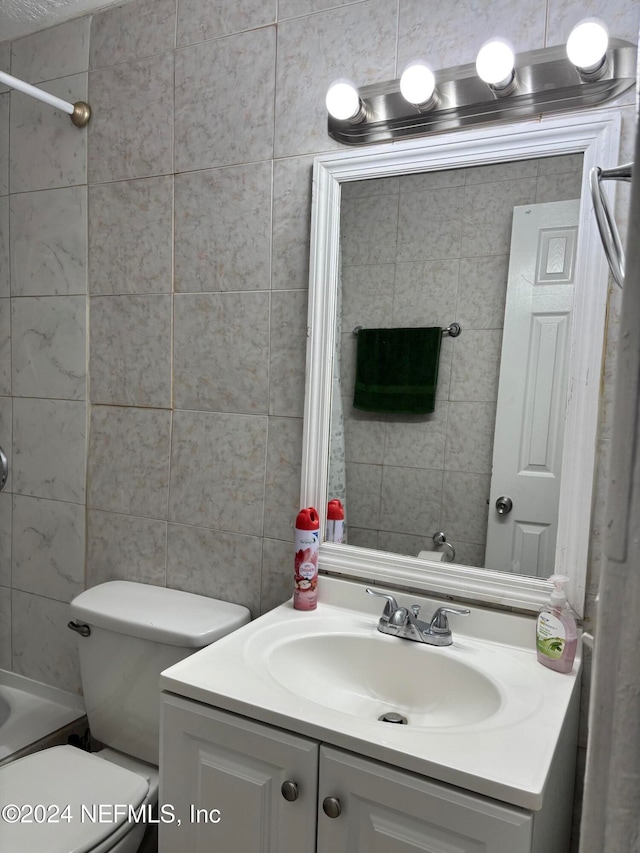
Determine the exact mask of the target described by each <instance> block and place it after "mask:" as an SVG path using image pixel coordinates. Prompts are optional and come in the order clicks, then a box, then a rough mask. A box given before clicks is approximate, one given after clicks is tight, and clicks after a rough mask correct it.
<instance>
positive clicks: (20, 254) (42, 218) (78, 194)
mask: <svg viewBox="0 0 640 853" xmlns="http://www.w3.org/2000/svg"><path fill="white" fill-rule="evenodd" d="M10 216H11V295H12V296H62V295H70V294H79V293H86V292H87V190H86V187H64V188H62V189H55V190H44V191H42V192H30V193H21V194H19V195H13V196H11V208H10Z"/></svg>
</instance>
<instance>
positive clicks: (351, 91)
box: [325, 80, 362, 121]
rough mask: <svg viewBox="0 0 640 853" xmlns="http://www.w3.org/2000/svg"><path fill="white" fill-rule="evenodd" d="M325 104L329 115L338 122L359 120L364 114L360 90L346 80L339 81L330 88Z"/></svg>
mask: <svg viewBox="0 0 640 853" xmlns="http://www.w3.org/2000/svg"><path fill="white" fill-rule="evenodd" d="M325 103H326V105H327V111H328V112H329V114H330V115H332V116H333V117H334V118H335V119H338V121H354V120H358V116H359V115H360V114H361V112H362V101H361V100H360V95H359V94H358V90H357V89H356V87H355V86H354V85H353V84H352V83H348V82H347V81H346V80H337V81H336V82H335V83H332V84H331V85H330V86H329V90H328V91H327V97H326V100H325Z"/></svg>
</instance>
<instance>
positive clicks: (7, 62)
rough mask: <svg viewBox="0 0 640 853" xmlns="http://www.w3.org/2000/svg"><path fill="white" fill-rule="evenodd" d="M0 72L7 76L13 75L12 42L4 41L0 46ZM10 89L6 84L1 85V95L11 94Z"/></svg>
mask: <svg viewBox="0 0 640 853" xmlns="http://www.w3.org/2000/svg"><path fill="white" fill-rule="evenodd" d="M0 71H4V72H5V74H10V73H11V42H10V41H4V42H2V44H0ZM9 91H10V89H9V87H8V86H5V85H4V83H0V93H3V92H9Z"/></svg>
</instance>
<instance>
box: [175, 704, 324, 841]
mask: <svg viewBox="0 0 640 853" xmlns="http://www.w3.org/2000/svg"><path fill="white" fill-rule="evenodd" d="M160 774H161V776H160V778H161V780H162V785H161V790H160V803H161V804H165V805H169V806H172V807H173V809H174V811H175V815H176V817H177V818H179V819H180V821H181V823H180V825H178V824H177V822H176V823H171V824H161V825H160V827H159V841H160V843H159V853H185V851H189V853H212V851H216V850H219V851H238V853H240V851H241V853H314V851H315V847H316V808H317V792H318V743H317V742H316V741H313V740H309V739H308V738H303V737H299V736H298V735H292V734H289V733H288V732H283V731H281V730H280V729H275V728H271V727H270V726H265V725H262V724H260V723H254V722H252V721H251V720H247V719H245V718H244V717H236V716H235V715H233V714H227V713H225V712H224V711H217V710H215V709H213V708H209V707H207V706H204V705H200V704H198V703H197V702H190V701H188V700H186V699H181V698H179V697H176V696H170V695H164V696H163V700H162V737H161V753H160ZM284 782H293V783H294V784H295V785H296V786H297V797H296V798H295V799H294V800H293V801H290V800H287V799H285V797H284V796H283V793H282V785H283V783H284Z"/></svg>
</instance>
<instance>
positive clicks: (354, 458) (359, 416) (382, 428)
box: [342, 383, 387, 465]
mask: <svg viewBox="0 0 640 853" xmlns="http://www.w3.org/2000/svg"><path fill="white" fill-rule="evenodd" d="M342 387H343V391H346V390H349V391H351V393H350V394H349V395H348V396H346V395H345V397H344V398H343V412H344V435H345V457H346V460H347V462H362V463H364V464H367V465H378V464H380V460H381V459H383V457H384V436H385V432H386V429H387V422H386V416H385V415H379V414H377V413H376V412H361V411H359V410H358V409H354V408H353V405H352V403H353V389H352V387H351V386H349V388H348V389H347V388H346V387H345V384H344V383H343V386H342Z"/></svg>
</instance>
